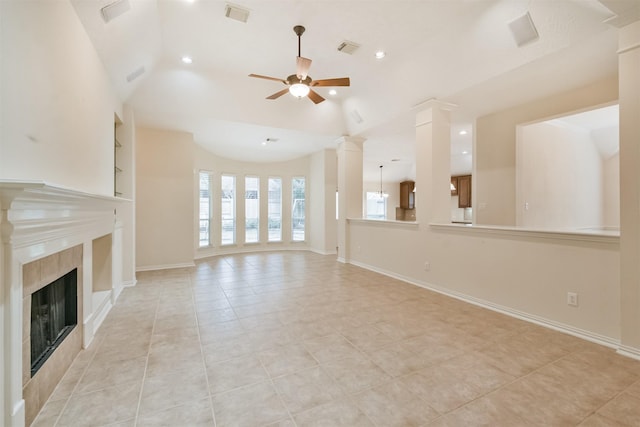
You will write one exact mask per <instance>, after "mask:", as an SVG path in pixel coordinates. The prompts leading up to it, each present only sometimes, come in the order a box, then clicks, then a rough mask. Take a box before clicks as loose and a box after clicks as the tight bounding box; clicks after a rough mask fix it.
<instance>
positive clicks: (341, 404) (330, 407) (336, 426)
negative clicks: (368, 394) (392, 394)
mask: <svg viewBox="0 0 640 427" xmlns="http://www.w3.org/2000/svg"><path fill="white" fill-rule="evenodd" d="M294 420H295V422H296V425H297V426H298V427H316V426H317V427H321V426H322V427H328V426H331V427H360V426H373V425H374V424H373V423H372V422H371V421H370V420H369V419H368V418H367V416H366V415H365V414H364V413H362V411H360V409H358V407H357V406H356V405H355V404H353V403H351V402H350V401H346V400H338V401H333V402H330V403H326V404H324V405H321V406H317V407H315V408H313V409H310V410H308V411H306V412H302V413H301V414H298V415H296V416H294Z"/></svg>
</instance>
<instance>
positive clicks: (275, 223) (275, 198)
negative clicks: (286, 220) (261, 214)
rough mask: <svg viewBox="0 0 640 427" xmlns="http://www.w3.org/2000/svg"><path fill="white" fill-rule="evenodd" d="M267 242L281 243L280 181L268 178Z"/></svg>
mask: <svg viewBox="0 0 640 427" xmlns="http://www.w3.org/2000/svg"><path fill="white" fill-rule="evenodd" d="M267 223H268V226H267V227H268V229H269V241H270V242H280V241H282V179H280V178H269V194H268V203H267Z"/></svg>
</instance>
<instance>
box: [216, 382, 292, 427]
mask: <svg viewBox="0 0 640 427" xmlns="http://www.w3.org/2000/svg"><path fill="white" fill-rule="evenodd" d="M212 402H213V410H214V414H215V417H216V426H218V427H224V426H234V427H235V426H238V427H241V426H260V425H267V424H270V423H273V422H276V421H279V420H283V419H286V418H287V417H288V416H289V414H288V412H287V410H286V409H285V407H284V406H283V404H282V402H281V400H280V398H279V397H278V394H277V393H276V391H275V389H274V388H273V386H272V385H271V383H270V382H262V383H258V384H253V385H250V386H247V387H243V388H239V389H236V390H232V391H229V392H227V393H221V394H217V395H215V396H213V397H212Z"/></svg>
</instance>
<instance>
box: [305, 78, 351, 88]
mask: <svg viewBox="0 0 640 427" xmlns="http://www.w3.org/2000/svg"><path fill="white" fill-rule="evenodd" d="M349 85H351V81H350V80H349V77H341V78H339V79H322V80H314V81H312V82H311V86H349Z"/></svg>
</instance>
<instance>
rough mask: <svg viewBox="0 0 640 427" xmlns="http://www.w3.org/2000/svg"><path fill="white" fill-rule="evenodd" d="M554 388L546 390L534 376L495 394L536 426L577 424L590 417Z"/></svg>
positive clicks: (496, 397)
mask: <svg viewBox="0 0 640 427" xmlns="http://www.w3.org/2000/svg"><path fill="white" fill-rule="evenodd" d="M553 391H554V390H553V389H547V388H542V387H540V386H539V384H537V383H536V382H535V381H534V380H533V379H531V378H530V377H524V378H522V379H519V380H517V381H515V382H513V383H511V384H509V385H507V386H505V387H503V388H501V389H499V390H497V391H496V392H495V393H493V395H492V396H493V397H494V398H495V399H496V400H497V401H499V402H501V403H502V404H503V405H505V406H508V407H509V409H510V410H511V411H513V412H515V413H516V414H517V415H518V416H519V417H520V418H522V419H524V420H525V421H527V422H529V423H532V424H536V425H577V424H579V423H580V422H581V421H582V420H583V419H584V418H585V416H586V415H587V414H585V412H584V409H582V408H580V407H578V406H577V405H575V404H573V403H571V402H569V401H568V400H564V399H563V398H561V397H560V396H559V393H557V392H555V393H554V392H553Z"/></svg>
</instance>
